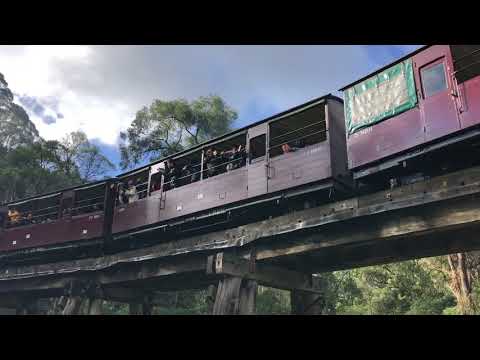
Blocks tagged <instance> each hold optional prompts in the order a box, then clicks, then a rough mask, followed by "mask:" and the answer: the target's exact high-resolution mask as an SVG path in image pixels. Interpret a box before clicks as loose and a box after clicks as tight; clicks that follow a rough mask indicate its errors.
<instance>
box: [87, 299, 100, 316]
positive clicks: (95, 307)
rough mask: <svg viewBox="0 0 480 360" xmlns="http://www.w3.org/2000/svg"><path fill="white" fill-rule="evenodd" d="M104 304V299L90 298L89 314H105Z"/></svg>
mask: <svg viewBox="0 0 480 360" xmlns="http://www.w3.org/2000/svg"><path fill="white" fill-rule="evenodd" d="M102 304H103V300H102V299H90V306H89V309H88V314H89V315H102V314H103V309H102Z"/></svg>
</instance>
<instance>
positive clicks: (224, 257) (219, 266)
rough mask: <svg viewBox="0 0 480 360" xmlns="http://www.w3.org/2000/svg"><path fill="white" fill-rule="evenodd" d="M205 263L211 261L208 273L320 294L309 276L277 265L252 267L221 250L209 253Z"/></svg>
mask: <svg viewBox="0 0 480 360" xmlns="http://www.w3.org/2000/svg"><path fill="white" fill-rule="evenodd" d="M209 259H211V260H209V261H207V264H212V263H213V266H214V268H213V270H212V269H210V268H207V273H208V274H216V275H225V276H232V277H238V278H242V279H247V280H253V281H256V282H258V283H259V284H260V285H265V286H270V287H274V288H277V289H284V290H301V291H306V292H312V293H317V294H320V293H321V292H320V290H318V289H316V288H313V287H312V285H311V276H310V275H309V274H304V273H301V272H297V271H292V270H288V269H284V268H281V267H278V266H271V265H264V264H259V263H256V264H255V267H254V268H252V265H251V261H250V260H248V259H244V258H241V257H238V256H233V255H231V254H228V253H225V252H221V253H218V254H216V255H210V256H209Z"/></svg>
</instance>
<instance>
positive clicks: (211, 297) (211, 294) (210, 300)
mask: <svg viewBox="0 0 480 360" xmlns="http://www.w3.org/2000/svg"><path fill="white" fill-rule="evenodd" d="M216 296H217V287H216V286H215V285H210V286H209V287H208V290H207V299H206V302H207V314H212V313H213V306H214V305H215V298H216Z"/></svg>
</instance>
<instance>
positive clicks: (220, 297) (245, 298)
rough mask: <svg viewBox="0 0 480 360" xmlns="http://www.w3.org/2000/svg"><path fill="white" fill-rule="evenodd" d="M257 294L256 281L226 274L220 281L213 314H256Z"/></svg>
mask: <svg viewBox="0 0 480 360" xmlns="http://www.w3.org/2000/svg"><path fill="white" fill-rule="evenodd" d="M256 296H257V282H256V281H252V280H247V279H242V278H241V277H237V276H226V277H225V278H223V279H222V280H220V281H219V283H218V290H217V296H216V298H215V304H214V305H213V315H250V314H254V313H255V302H256Z"/></svg>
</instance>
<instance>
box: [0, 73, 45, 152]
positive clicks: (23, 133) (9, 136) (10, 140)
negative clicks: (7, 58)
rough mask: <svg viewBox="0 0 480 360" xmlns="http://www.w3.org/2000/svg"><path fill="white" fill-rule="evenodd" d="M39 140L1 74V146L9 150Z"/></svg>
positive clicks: (26, 115)
mask: <svg viewBox="0 0 480 360" xmlns="http://www.w3.org/2000/svg"><path fill="white" fill-rule="evenodd" d="M38 139H39V135H38V131H37V128H36V127H35V125H34V124H33V122H31V121H30V119H29V117H28V114H27V113H26V112H25V110H24V109H23V108H22V107H21V106H19V105H17V104H15V103H14V102H13V93H12V91H11V90H10V89H9V88H8V83H7V82H6V80H5V78H4V76H3V74H2V73H0V145H1V146H2V147H3V148H4V149H6V150H8V149H11V148H14V147H17V146H21V145H30V144H32V143H33V142H34V141H36V140H38Z"/></svg>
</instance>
